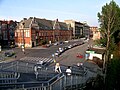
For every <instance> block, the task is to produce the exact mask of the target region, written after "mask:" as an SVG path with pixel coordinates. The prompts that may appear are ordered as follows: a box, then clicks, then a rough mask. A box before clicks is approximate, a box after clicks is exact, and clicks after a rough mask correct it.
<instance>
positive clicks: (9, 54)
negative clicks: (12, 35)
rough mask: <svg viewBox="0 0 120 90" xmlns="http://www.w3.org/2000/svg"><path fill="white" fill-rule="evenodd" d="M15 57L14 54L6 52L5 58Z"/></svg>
mask: <svg viewBox="0 0 120 90" xmlns="http://www.w3.org/2000/svg"><path fill="white" fill-rule="evenodd" d="M13 55H14V53H12V52H5V56H6V57H11V56H13Z"/></svg>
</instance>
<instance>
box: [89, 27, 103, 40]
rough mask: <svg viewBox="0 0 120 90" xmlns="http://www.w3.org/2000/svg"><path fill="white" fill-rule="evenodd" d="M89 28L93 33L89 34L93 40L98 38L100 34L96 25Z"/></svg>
mask: <svg viewBox="0 0 120 90" xmlns="http://www.w3.org/2000/svg"><path fill="white" fill-rule="evenodd" d="M90 30H91V32H92V33H93V35H92V34H91V35H92V39H93V40H97V39H100V37H101V35H100V31H99V29H98V27H90Z"/></svg>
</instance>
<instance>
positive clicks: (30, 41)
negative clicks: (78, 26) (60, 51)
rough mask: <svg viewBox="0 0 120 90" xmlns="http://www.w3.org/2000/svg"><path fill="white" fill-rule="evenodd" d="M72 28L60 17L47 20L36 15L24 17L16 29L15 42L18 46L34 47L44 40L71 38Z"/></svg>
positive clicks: (54, 40)
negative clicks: (60, 19) (61, 20)
mask: <svg viewBox="0 0 120 90" xmlns="http://www.w3.org/2000/svg"><path fill="white" fill-rule="evenodd" d="M71 38H72V28H71V27H70V26H69V25H67V24H66V23H64V22H59V21H58V19H56V20H54V21H52V20H46V19H40V18H35V17H30V18H29V19H27V18H24V19H23V20H22V21H21V22H20V23H19V24H18V27H17V29H16V30H15V43H16V45H17V46H21V45H24V46H25V47H34V46H37V45H41V43H42V42H43V41H46V42H56V41H64V40H70V39H71Z"/></svg>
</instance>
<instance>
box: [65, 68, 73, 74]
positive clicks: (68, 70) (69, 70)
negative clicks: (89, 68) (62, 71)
mask: <svg viewBox="0 0 120 90" xmlns="http://www.w3.org/2000/svg"><path fill="white" fill-rule="evenodd" d="M70 68H71V67H70V66H68V68H67V69H66V73H67V75H68V76H70V75H71V72H72V71H71V69H70Z"/></svg>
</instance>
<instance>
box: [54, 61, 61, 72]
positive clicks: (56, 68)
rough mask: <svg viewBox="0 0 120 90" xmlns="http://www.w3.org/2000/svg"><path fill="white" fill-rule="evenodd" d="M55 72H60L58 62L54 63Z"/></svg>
mask: <svg viewBox="0 0 120 90" xmlns="http://www.w3.org/2000/svg"><path fill="white" fill-rule="evenodd" d="M55 72H57V73H61V68H60V64H59V63H56V65H55Z"/></svg>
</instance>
